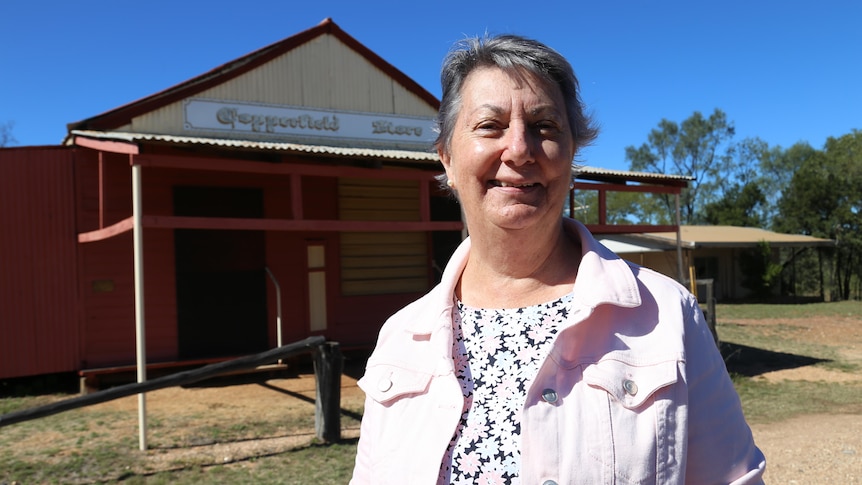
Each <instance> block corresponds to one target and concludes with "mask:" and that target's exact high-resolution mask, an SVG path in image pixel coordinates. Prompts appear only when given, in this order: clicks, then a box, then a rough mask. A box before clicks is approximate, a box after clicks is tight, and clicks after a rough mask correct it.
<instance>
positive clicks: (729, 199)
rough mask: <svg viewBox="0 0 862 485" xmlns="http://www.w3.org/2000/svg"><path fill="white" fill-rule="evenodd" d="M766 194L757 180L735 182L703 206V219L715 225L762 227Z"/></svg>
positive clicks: (763, 224)
mask: <svg viewBox="0 0 862 485" xmlns="http://www.w3.org/2000/svg"><path fill="white" fill-rule="evenodd" d="M765 209H766V196H765V195H764V194H763V191H762V190H761V189H760V186H759V185H758V184H757V182H748V183H747V184H745V185H740V184H735V185H734V186H733V187H731V188H730V189H729V190H727V191H725V193H724V196H723V197H722V198H721V199H720V200H717V201H715V202H710V203H708V204H706V205H705V206H704V208H703V220H704V222H706V223H708V224H713V225H716V226H738V227H764V226H765V222H766V220H765V215H764V212H765Z"/></svg>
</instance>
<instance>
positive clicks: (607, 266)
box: [406, 218, 641, 335]
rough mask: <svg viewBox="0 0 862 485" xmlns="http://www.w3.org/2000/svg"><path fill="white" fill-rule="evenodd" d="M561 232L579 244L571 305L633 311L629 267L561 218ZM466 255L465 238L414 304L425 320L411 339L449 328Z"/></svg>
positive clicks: (636, 302) (634, 288)
mask: <svg viewBox="0 0 862 485" xmlns="http://www.w3.org/2000/svg"><path fill="white" fill-rule="evenodd" d="M563 228H564V230H565V231H566V232H568V233H569V234H570V235H573V236H575V237H577V238H578V240H580V242H581V251H582V253H581V264H580V266H579V268H578V277H577V279H576V280H575V286H574V287H573V290H572V291H573V293H574V301H575V302H577V303H578V304H580V305H582V306H585V307H588V308H595V307H596V306H598V305H602V304H610V305H616V306H620V307H627V308H632V307H637V306H640V304H641V296H640V290H639V289H638V284H637V279H636V278H635V276H634V272H633V270H632V268H631V267H630V266H629V263H628V262H626V261H625V260H623V259H622V258H620V257H619V256H617V255H616V254H614V253H613V252H612V251H611V250H610V249H608V248H606V247H605V246H603V245H602V244H601V243H599V242H598V241H596V239H595V238H594V237H593V235H592V234H590V231H589V230H588V229H587V228H586V227H585V226H584V225H583V224H581V223H580V222H578V221H575V220H573V219H568V218H564V219H563ZM469 255H470V238H469V237H468V238H466V239H465V240H464V241H463V242H462V243H461V244H460V245H459V246H458V249H456V250H455V252H454V253H453V254H452V257H451V258H450V259H449V263H447V264H446V269H445V270H444V271H443V276H442V278H441V279H440V283H439V284H438V285H437V286H436V287H434V289H432V290H431V291H430V292H429V293H428V294H427V295H425V297H423V298H421V299H420V300H418V301H416V302H415V303H414V305H416V306H417V307H418V308H417V309H418V310H419V311H420V313H418V314H424V315H428V317H429V318H416V319H414V320H413V321H412V322H410V323H408V324H407V327H406V330H407V331H408V332H410V333H412V334H415V335H428V334H430V333H432V332H433V331H434V329H436V328H439V327H440V326H441V325H451V321H452V307H453V306H454V300H455V297H454V295H455V287H456V286H457V285H458V281H459V280H460V279H461V273H462V272H463V271H464V266H466V264H467V259H468V258H469Z"/></svg>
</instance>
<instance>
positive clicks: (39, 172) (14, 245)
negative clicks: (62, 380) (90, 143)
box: [0, 147, 79, 378]
mask: <svg viewBox="0 0 862 485" xmlns="http://www.w3.org/2000/svg"><path fill="white" fill-rule="evenodd" d="M74 157H75V151H74V149H72V148H65V147H26V148H4V149H0V378H8V377H22V376H30V375H38V374H50V373H57V372H68V371H74V370H76V369H77V368H78V364H79V355H78V344H77V342H78V331H79V330H78V329H79V324H78V322H79V314H78V306H77V293H78V280H77V263H76V261H77V256H76V246H77V234H76V230H75V198H74V177H73V170H74V166H73V163H74Z"/></svg>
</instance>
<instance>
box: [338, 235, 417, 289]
mask: <svg viewBox="0 0 862 485" xmlns="http://www.w3.org/2000/svg"><path fill="white" fill-rule="evenodd" d="M427 255H428V248H427V244H426V237H425V233H422V232H345V233H341V292H342V293H343V294H344V295H379V294H385V293H409V292H420V291H425V290H427V289H428V256H427Z"/></svg>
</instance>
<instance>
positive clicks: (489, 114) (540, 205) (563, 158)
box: [440, 68, 575, 232]
mask: <svg viewBox="0 0 862 485" xmlns="http://www.w3.org/2000/svg"><path fill="white" fill-rule="evenodd" d="M521 74H522V75H520V76H519V75H515V76H513V75H511V74H508V73H507V72H505V71H503V70H501V69H499V68H479V69H476V70H474V71H473V72H472V73H470V74H469V75H468V76H467V79H466V80H465V81H464V84H463V86H462V87H461V98H462V101H461V109H460V111H459V113H458V117H457V119H456V121H455V127H454V130H453V133H452V138H451V142H450V144H449V151H448V153H447V152H446V150H445V149H441V150H440V158H441V160H442V161H443V167H444V168H445V169H446V174H447V176H448V177H449V180H450V181H452V183H453V188H454V189H455V191H456V192H457V194H458V199H459V200H460V202H461V206H462V207H463V209H464V213H465V216H466V219H467V224H468V227H470V231H471V232H476V231H477V230H481V228H482V227H483V226H485V227H487V225H492V226H495V227H498V228H501V229H527V228H530V227H537V226H536V224H549V223H557V221H559V219H560V217H561V215H562V209H563V204H564V203H565V198H566V194H567V193H568V190H569V184H570V183H571V176H572V171H571V164H572V159H573V158H574V155H575V147H574V141H573V140H572V134H571V130H570V128H569V120H568V117H567V115H566V109H565V103H564V101H563V96H562V93H561V92H560V88H559V87H558V86H557V85H555V84H552V83H548V82H546V81H544V80H543V79H541V78H538V77H536V76H534V75H533V74H530V73H527V72H524V71H521Z"/></svg>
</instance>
